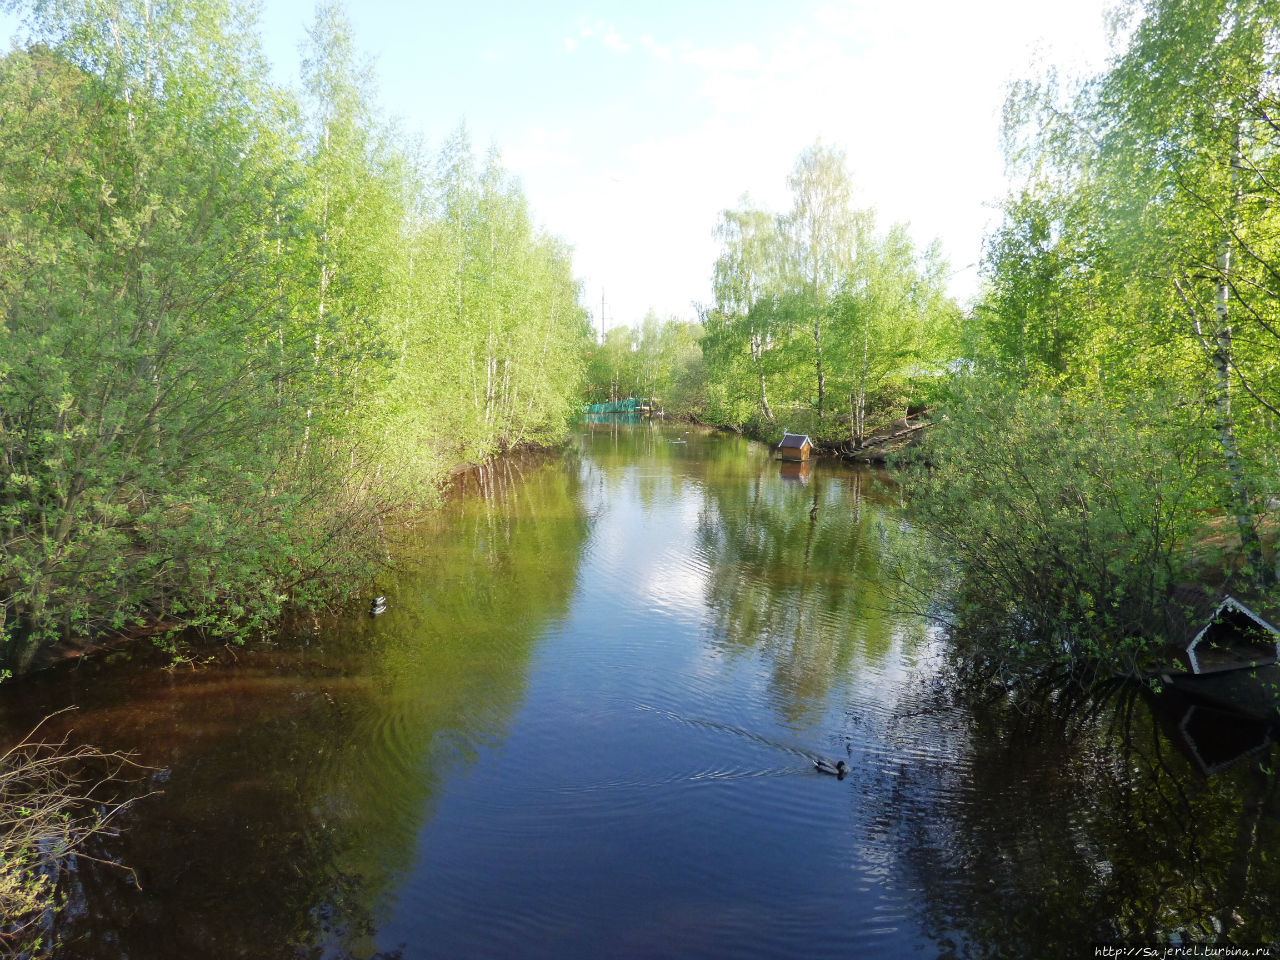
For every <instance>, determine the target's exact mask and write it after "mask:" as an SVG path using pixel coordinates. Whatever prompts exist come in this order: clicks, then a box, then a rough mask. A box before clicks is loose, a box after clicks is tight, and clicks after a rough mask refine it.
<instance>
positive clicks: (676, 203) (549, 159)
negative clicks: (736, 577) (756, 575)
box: [0, 0, 1108, 327]
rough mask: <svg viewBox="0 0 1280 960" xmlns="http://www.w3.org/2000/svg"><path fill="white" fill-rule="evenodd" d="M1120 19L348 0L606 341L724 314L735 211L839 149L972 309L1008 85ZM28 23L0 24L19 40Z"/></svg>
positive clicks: (411, 124)
mask: <svg viewBox="0 0 1280 960" xmlns="http://www.w3.org/2000/svg"><path fill="white" fill-rule="evenodd" d="M1104 7H1105V0H1057V2H1054V3H1045V2H1040V0H969V2H966V3H957V2H955V0H894V2H888V0H815V2H805V0H788V2H781V0H709V2H708V0H680V2H675V0H648V2H646V3H644V4H637V3H630V4H626V3H616V2H614V3H608V2H598V0H590V2H588V0H581V2H579V0H540V2H538V3H528V2H527V0H525V2H516V3H488V2H483V0H481V2H475V3H450V4H427V3H421V2H416V0H359V2H352V0H348V3H347V12H348V16H349V17H350V19H351V22H352V26H353V31H354V35H355V40H356V44H357V47H358V48H359V49H360V50H362V51H363V52H364V53H365V54H367V55H368V56H369V57H370V58H371V60H372V62H373V66H374V70H375V73H376V75H377V77H378V92H379V102H380V104H381V105H382V108H383V111H384V113H385V114H386V116H388V117H389V118H395V119H396V120H397V122H398V123H399V125H400V126H401V127H402V128H403V129H404V130H405V131H406V132H408V133H411V134H415V135H418V136H420V137H421V138H422V139H423V141H424V142H425V144H426V146H427V148H428V149H435V148H437V147H439V145H440V144H441V143H442V142H443V141H444V139H445V138H446V137H448V136H449V135H450V134H451V133H452V132H454V131H455V130H456V129H457V128H458V127H459V125H461V124H465V125H466V127H467V130H468V132H469V134H470V137H471V140H472V143H473V145H474V146H475V147H476V149H477V150H479V151H484V150H486V149H488V148H489V147H491V146H496V147H497V148H498V150H499V151H500V153H501V155H502V159H503V164H504V166H505V167H506V168H507V169H508V170H509V171H511V172H512V173H513V174H514V175H516V176H517V177H518V178H519V180H520V182H521V184H522V186H523V188H524V192H525V195H526V197H527V198H528V200H529V204H530V207H531V208H532V211H533V214H534V217H535V219H536V221H537V222H538V223H539V224H540V225H541V226H542V227H543V228H544V229H545V230H547V231H548V232H549V233H552V234H555V235H556V236H559V237H560V238H562V239H563V240H565V241H566V242H567V243H569V244H570V245H571V246H572V247H573V250H574V270H575V273H576V275H577V276H578V277H579V279H580V280H581V281H582V284H583V299H584V302H585V304H586V306H587V307H588V309H589V310H590V311H591V313H592V316H593V318H594V319H595V322H596V324H597V326H599V325H600V315H601V301H602V297H603V304H604V325H605V326H606V327H612V326H616V325H618V324H621V323H636V322H638V321H639V320H640V319H641V318H643V316H644V315H645V313H646V312H647V311H648V310H650V309H652V310H655V311H656V312H657V313H658V314H660V315H662V316H676V317H679V318H681V319H693V318H694V317H695V304H698V303H702V304H705V303H708V302H709V301H710V299H711V284H710V280H711V271H712V266H713V264H714V262H715V259H716V255H717V251H718V245H717V241H716V239H715V227H716V223H717V221H718V219H719V215H720V212H721V211H722V210H725V209H727V208H730V207H734V206H737V205H739V204H740V202H741V201H742V199H743V197H744V195H745V196H749V197H750V200H751V202H752V203H753V204H754V205H756V206H758V207H763V208H765V209H769V210H772V211H774V212H783V211H785V210H786V209H787V208H788V206H789V205H790V198H789V195H788V190H787V186H786V178H787V174H788V172H789V171H790V170H791V168H792V167H793V165H794V164H795V161H796V158H797V157H798V156H799V154H800V152H801V151H802V150H804V149H805V148H806V147H808V146H810V145H812V144H813V143H814V142H815V141H817V140H819V139H820V140H821V141H822V142H823V143H824V144H826V145H828V146H834V147H838V148H841V149H843V150H844V151H845V152H846V156H847V159H848V166H849V169H850V172H851V174H852V178H853V182H854V191H855V201H856V202H857V204H858V205H859V206H871V207H874V208H875V210H876V211H877V222H878V223H879V224H880V225H881V226H888V225H889V224H890V223H894V222H906V223H908V224H909V227H910V231H911V234H912V236H913V237H914V238H915V240H916V242H917V243H918V244H920V245H924V244H927V243H929V242H930V241H931V240H933V239H934V238H937V239H939V240H940V241H941V243H942V246H943V250H944V252H945V254H946V256H947V259H948V260H949V262H950V263H951V266H952V274H951V278H950V281H949V283H950V288H951V292H952V293H953V294H954V295H955V296H956V297H957V298H959V299H961V300H962V301H965V300H968V299H970V298H971V297H972V296H973V295H974V294H975V293H976V292H977V289H978V283H979V279H978V271H977V266H976V265H977V262H978V260H979V257H980V254H981V243H982V237H983V235H984V233H985V232H986V231H987V230H989V229H990V227H991V226H993V225H994V223H995V222H996V220H997V215H996V210H995V205H996V204H997V203H998V201H999V200H1000V198H1001V197H1002V196H1003V195H1004V193H1005V191H1006V189H1007V186H1006V183H1005V179H1004V170H1003V161H1002V159H1001V155H1000V150H999V122H1000V112H1001V109H1002V106H1003V102H1004V97H1005V91H1006V88H1007V85H1008V83H1009V82H1010V81H1012V80H1015V79H1018V78H1022V77H1028V76H1034V75H1037V74H1038V73H1039V72H1040V71H1041V69H1042V68H1043V65H1045V64H1055V65H1057V66H1059V67H1061V68H1065V69H1066V70H1068V71H1072V72H1077V73H1079V72H1083V71H1092V70H1097V69H1099V68H1100V67H1101V66H1102V65H1103V64H1104V63H1105V58H1106V55H1107V53H1108V42H1107V36H1108V34H1107V31H1106V28H1105V24H1104ZM313 11H314V3H313V2H312V0H262V17H261V23H262V36H263V46H264V49H265V51H266V54H267V57H268V58H269V59H270V60H271V62H272V64H273V69H274V70H275V71H276V76H277V78H278V80H279V81H280V82H281V83H285V84H294V83H296V78H297V72H298V67H297V65H298V60H299V52H298V51H299V44H300V42H301V41H302V39H303V36H304V33H305V28H306V25H307V24H308V23H309V22H310V20H311V18H312V14H313ZM13 23H14V21H13V19H12V18H11V17H8V18H0V40H4V41H6V43H7V39H8V37H9V36H10V35H11V34H12V32H13Z"/></svg>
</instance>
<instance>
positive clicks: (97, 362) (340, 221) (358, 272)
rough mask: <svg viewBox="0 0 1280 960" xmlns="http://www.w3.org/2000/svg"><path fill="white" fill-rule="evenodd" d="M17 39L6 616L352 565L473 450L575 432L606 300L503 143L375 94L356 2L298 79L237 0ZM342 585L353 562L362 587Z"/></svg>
mask: <svg viewBox="0 0 1280 960" xmlns="http://www.w3.org/2000/svg"><path fill="white" fill-rule="evenodd" d="M25 12H26V15H27V19H26V24H27V27H28V31H29V42H28V43H27V45H26V46H25V48H24V49H15V50H14V51H12V52H10V53H9V54H8V55H7V56H5V57H4V59H3V60H0V460H2V463H0V544H2V546H3V549H2V550H0V640H3V643H4V653H5V660H6V666H7V668H8V669H9V670H13V671H15V672H17V671H22V670H24V669H27V668H28V667H29V666H30V665H31V663H32V662H33V659H34V658H35V656H36V655H37V653H38V652H39V651H40V650H41V649H43V648H45V647H46V646H47V645H49V644H50V643H52V642H54V641H56V640H57V639H59V638H62V637H68V636H82V635H92V634H97V633H101V632H104V631H116V630H122V629H127V628H129V627H130V626H132V625H135V624H139V623H142V622H156V621H160V622H164V623H166V624H175V625H195V626H200V627H204V628H208V629H211V630H213V631H216V632H221V633H227V632H233V631H237V630H244V629H246V628H247V627H253V626H254V625H256V624H261V623H263V622H265V621H266V620H268V619H269V618H271V617H273V616H275V615H277V614H278V613H279V612H280V611H281V610H282V609H283V608H284V607H285V606H286V605H288V604H299V605H307V604H314V603H318V602H321V601H323V600H326V599H331V598H333V597H334V596H336V595H340V594H341V592H342V590H343V589H344V588H349V587H350V585H351V584H354V583H358V582H360V578H361V577H363V576H365V575H367V574H368V572H369V571H370V570H371V569H372V568H373V565H374V564H376V562H377V559H378V557H379V555H380V551H381V538H380V519H381V518H383V517H384V516H385V515H386V514H387V513H388V511H391V510H394V509H397V508H401V507H404V506H407V505H410V504H414V503H420V502H423V501H424V500H427V499H430V498H431V496H432V495H433V493H434V490H435V485H436V484H437V482H438V480H439V479H440V477H441V476H442V474H443V472H444V471H445V470H446V469H447V468H448V467H450V466H451V465H453V464H455V463H458V462H461V461H468V460H478V459H480V458H483V457H485V456H488V455H490V454H492V453H493V452H496V451H500V450H502V449H504V448H507V447H510V446H513V445H515V444H519V443H522V442H529V441H534V442H536V441H546V440H549V439H552V438H555V437H557V436H558V435H559V434H560V433H561V431H562V430H563V428H564V426H565V424H566V423H567V421H568V419H569V418H570V417H571V415H572V414H573V413H574V411H575V409H576V401H577V386H578V380H579V376H580V367H581V362H582V361H581V356H582V350H583V348H584V346H585V345H586V343H587V342H588V341H589V337H590V329H589V325H588V323H587V319H586V313H585V311H584V310H583V309H582V307H581V306H580V304H579V292H578V288H577V285H576V283H575V281H574V280H573V277H572V273H571V264H570V257H569V252H568V250H567V249H566V248H565V247H564V246H563V245H561V244H560V243H558V242H557V241H555V240H554V239H552V238H549V237H547V236H545V235H544V234H542V233H541V232H540V231H539V230H538V229H536V228H535V227H534V225H533V224H532V222H531V219H530V214H529V210H528V207H527V204H526V202H525V200H524V198H523V196H522V195H521V192H520V190H519V188H518V186H517V185H516V184H515V183H514V182H513V181H512V180H511V179H510V178H509V177H508V176H507V175H506V174H505V173H504V172H503V171H502V169H501V167H500V165H499V163H498V160H497V158H496V157H494V156H491V157H489V158H487V159H486V160H485V161H484V162H483V163H478V162H477V161H476V160H475V159H474V157H473V154H472V151H471V149H470V147H469V145H468V143H467V141H466V138H465V135H462V134H459V135H457V136H455V137H454V138H453V140H451V141H450V142H449V143H448V144H447V146H446V147H445V148H444V150H443V151H442V153H441V155H440V157H439V159H438V160H437V161H436V162H435V163H434V164H432V163H424V162H421V161H419V160H418V159H417V152H416V151H415V150H414V149H412V148H411V147H410V146H408V145H405V144H403V143H401V142H399V141H398V140H397V138H396V137H395V136H394V135H393V134H392V132H391V128H390V127H389V126H388V125H387V124H385V123H383V122H382V121H380V120H379V119H378V116H377V112H376V106H375V103H374V99H373V93H372V87H371V81H370V78H369V76H368V73H367V71H366V70H365V69H364V68H362V67H361V65H360V63H359V60H358V57H357V54H356V52H355V49H354V46H353V43H352V40H351V36H350V32H349V29H348V26H347V24H346V22H345V20H344V18H343V15H342V14H341V12H340V10H339V9H338V8H337V7H335V6H331V5H330V6H322V7H321V8H320V9H319V10H318V12H317V15H316V18H315V21H314V23H313V24H312V26H311V28H310V30H309V32H308V35H307V41H306V52H305V59H304V63H303V69H302V79H303V85H302V91H301V93H300V94H295V93H293V92H291V91H287V90H282V89H279V88H277V87H274V86H272V85H271V83H270V82H269V81H268V79H267V71H266V66H265V64H264V62H263V58H262V56H261V54H260V52H259V42H258V37H257V33H256V28H255V25H254V23H253V20H252V17H251V16H250V14H249V13H248V12H247V7H244V6H241V5H240V4H238V3H235V2H232V0H181V2H177V0H175V2H169V3H144V2H141V0H138V2H131V3H130V2H126V3H121V4H113V5H111V6H110V7H109V8H103V7H101V5H99V4H95V3H87V2H86V3H70V4H65V3H59V4H50V3H42V2H35V3H32V4H30V5H29V6H28V7H27V9H26V11H25ZM344 585H345V587H344Z"/></svg>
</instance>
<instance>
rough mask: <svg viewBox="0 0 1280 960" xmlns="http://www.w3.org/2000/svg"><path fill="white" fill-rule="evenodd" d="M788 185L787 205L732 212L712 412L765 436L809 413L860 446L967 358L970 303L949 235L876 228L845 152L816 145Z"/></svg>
mask: <svg viewBox="0 0 1280 960" xmlns="http://www.w3.org/2000/svg"><path fill="white" fill-rule="evenodd" d="M788 183H789V185H790V186H791V188H792V192H793V195H794V203H793V207H792V209H791V210H790V211H789V212H788V213H787V214H785V215H772V214H769V213H767V212H764V211H761V210H756V209H753V208H752V207H750V206H749V202H748V201H746V200H744V201H743V206H742V208H741V209H738V210H727V211H725V212H724V214H723V215H722V217H721V222H720V225H719V229H718V231H717V233H718V236H719V238H720V240H721V244H722V247H721V254H720V257H719V259H718V260H717V262H716V266H715V274H714V279H713V289H714V293H715V303H714V305H713V306H711V307H710V308H708V309H707V310H706V311H705V314H704V333H703V338H702V350H703V355H704V357H705V363H706V375H707V378H708V381H709V382H708V387H707V391H706V397H707V400H706V402H707V416H708V418H709V419H711V420H713V421H715V422H720V423H726V424H731V425H733V426H738V427H741V426H743V425H744V424H748V423H756V424H758V429H757V430H756V432H757V433H759V434H760V435H774V434H776V433H778V431H779V428H780V427H781V426H784V425H785V426H787V427H789V428H793V429H794V428H798V427H799V426H800V425H801V422H802V421H804V422H805V424H806V425H807V426H806V427H805V429H806V432H808V433H810V434H811V435H813V436H814V437H816V438H818V439H819V440H820V442H822V443H823V444H824V445H830V446H851V447H855V448H856V447H859V446H861V445H862V442H863V440H864V438H865V437H866V435H867V434H868V433H870V432H871V431H872V430H874V429H875V428H876V427H878V426H880V425H882V424H883V423H885V422H888V421H891V420H894V419H896V418H898V417H901V416H903V415H904V413H905V412H906V408H907V407H908V406H911V405H913V404H914V403H916V402H918V400H919V397H920V394H921V391H922V390H923V389H925V388H924V384H925V382H926V381H929V380H936V379H937V378H938V375H939V373H940V372H941V369H942V367H943V366H944V364H945V362H946V361H947V360H949V359H951V358H952V357H954V356H955V352H954V351H955V331H956V328H957V320H958V316H959V312H958V310H957V309H956V307H955V305H954V303H952V302H951V301H950V300H949V299H948V298H947V296H946V293H945V281H946V274H947V269H946V265H945V263H944V261H943V260H942V258H941V255H940V252H939V249H938V247H937V246H936V245H934V246H931V247H929V248H928V249H926V250H924V251H919V250H917V249H916V248H915V246H914V245H913V244H912V242H911V240H910V238H909V236H908V234H907V231H906V229H905V228H904V227H902V226H894V227H891V228H890V229H889V230H888V231H886V232H884V233H877V232H876V230H875V216H874V212H873V211H871V210H864V209H856V208H854V207H853V206H852V204H851V199H850V197H851V192H852V188H851V185H850V181H849V175H848V173H847V171H846V170H845V167H844V155H843V154H842V153H841V152H840V151H837V150H833V149H830V148H827V147H824V146H822V145H821V144H816V145H814V146H813V147H811V148H809V149H808V150H806V151H805V152H804V153H803V154H801V156H800V158H799V159H798V160H797V162H796V166H795V169H794V170H793V171H792V173H791V176H790V177H789V179H788ZM809 411H812V413H813V416H812V417H810V416H809V415H808V412H809ZM783 421H785V423H783Z"/></svg>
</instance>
